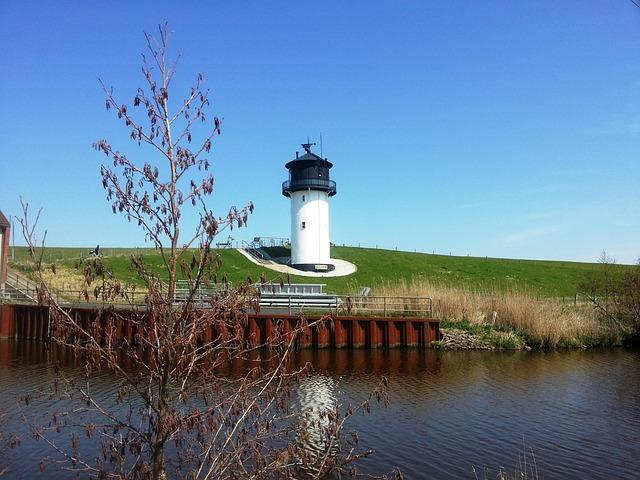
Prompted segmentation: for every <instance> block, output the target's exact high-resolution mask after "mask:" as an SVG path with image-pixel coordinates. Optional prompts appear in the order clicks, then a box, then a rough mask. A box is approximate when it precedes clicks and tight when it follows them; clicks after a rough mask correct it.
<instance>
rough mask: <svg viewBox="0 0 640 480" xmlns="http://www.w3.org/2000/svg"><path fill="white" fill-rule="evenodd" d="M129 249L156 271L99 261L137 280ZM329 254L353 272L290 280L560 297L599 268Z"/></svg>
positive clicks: (246, 271) (245, 266)
mask: <svg viewBox="0 0 640 480" xmlns="http://www.w3.org/2000/svg"><path fill="white" fill-rule="evenodd" d="M90 250H91V249H90V248H89V247H87V248H56V247H53V248H47V250H46V252H45V255H44V261H45V262H47V263H55V264H56V265H57V266H58V267H59V268H58V270H61V271H63V272H66V274H68V275H70V276H73V275H74V274H75V271H76V270H75V264H76V263H77V260H78V259H79V258H82V257H87V256H88V253H89V251H90ZM134 253H135V254H140V255H142V256H143V258H144V260H145V262H146V263H147V265H148V266H149V267H150V268H152V269H153V270H155V271H158V272H161V271H162V263H161V259H160V256H159V255H158V253H157V252H156V251H155V250H153V249H131V248H104V249H103V254H104V262H105V264H106V265H107V266H108V267H109V268H110V269H111V270H112V271H113V272H114V274H115V275H116V276H118V277H119V278H120V279H121V280H124V281H126V282H129V283H140V281H139V279H138V278H136V276H135V274H134V272H133V271H132V270H131V268H130V266H129V265H130V256H131V254H134ZM217 253H218V254H219V255H220V257H221V259H222V262H223V272H224V273H226V275H227V278H228V280H229V281H231V282H240V281H244V280H246V279H247V278H251V279H252V280H253V281H257V280H258V279H259V277H260V275H261V273H262V272H264V274H265V276H266V277H267V278H268V279H273V280H276V281H279V278H280V276H279V274H278V273H276V272H273V271H271V270H266V269H263V268H261V267H259V266H257V265H255V264H253V263H251V262H250V261H249V260H247V259H246V258H244V257H243V256H242V255H241V254H240V253H238V252H237V251H236V250H231V249H223V250H218V251H217ZM280 253H282V252H280ZM331 255H332V257H333V258H339V259H343V260H347V261H349V262H351V263H354V264H356V265H357V266H358V271H357V272H356V273H354V274H352V275H349V276H346V277H338V278H311V277H301V276H291V281H292V282H293V283H326V284H327V288H326V290H327V291H330V292H335V293H349V292H354V291H356V290H357V289H358V288H359V287H362V286H368V287H373V288H375V287H376V286H377V285H381V284H386V283H394V282H398V281H400V280H403V279H404V280H411V279H412V278H421V279H425V280H429V281H431V282H435V283H443V284H447V285H451V286H456V287H461V288H465V289H470V290H476V289H478V290H507V289H517V290H525V291H527V292H529V293H531V294H532V295H539V296H541V297H562V296H571V295H573V294H574V293H575V292H576V290H577V287H578V284H579V283H580V282H581V281H582V280H583V279H584V277H585V275H586V274H587V273H589V272H593V271H595V270H597V269H598V268H599V265H598V264H592V263H577V262H556V261H542V260H507V259H499V258H478V257H455V256H444V255H431V254H424V253H410V252H396V251H391V250H377V249H367V248H353V247H333V248H332V249H331ZM13 265H14V267H15V268H17V269H22V270H23V271H28V269H29V267H28V264H27V250H26V248H20V247H16V258H15V261H14V262H13ZM70 283H71V280H70Z"/></svg>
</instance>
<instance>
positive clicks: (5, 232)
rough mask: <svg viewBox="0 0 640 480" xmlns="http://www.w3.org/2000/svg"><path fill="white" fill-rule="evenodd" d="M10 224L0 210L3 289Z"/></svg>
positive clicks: (0, 261) (1, 278) (2, 286)
mask: <svg viewBox="0 0 640 480" xmlns="http://www.w3.org/2000/svg"><path fill="white" fill-rule="evenodd" d="M10 234H11V225H10V224H9V220H7V217H5V216H4V215H3V213H2V212H1V211H0V289H2V290H4V284H5V283H6V281H7V268H8V267H7V262H8V260H9V235H10Z"/></svg>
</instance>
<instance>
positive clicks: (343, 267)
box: [237, 248, 358, 277]
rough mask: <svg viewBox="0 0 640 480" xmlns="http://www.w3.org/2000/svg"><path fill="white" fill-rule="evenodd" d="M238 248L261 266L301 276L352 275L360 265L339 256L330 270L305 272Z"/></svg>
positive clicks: (333, 260)
mask: <svg viewBox="0 0 640 480" xmlns="http://www.w3.org/2000/svg"><path fill="white" fill-rule="evenodd" d="M237 250H238V251H239V252H240V253H241V254H242V255H244V256H245V257H246V258H248V259H249V260H250V261H252V262H253V263H255V264H256V265H260V266H261V267H265V268H268V269H270V270H274V271H276V272H280V273H288V274H290V275H299V276H301V277H344V276H345V275H351V274H352V273H355V272H356V270H358V267H356V266H355V265H354V264H353V263H349V262H347V261H346V260H338V259H337V258H332V259H331V260H330V262H331V263H332V264H333V265H334V266H335V267H336V268H335V269H334V270H332V271H330V272H303V271H302V270H298V269H297V268H293V267H290V266H289V265H283V264H281V263H276V262H274V261H272V260H258V259H257V258H255V257H254V256H253V255H251V254H250V253H248V252H246V251H245V250H244V249H242V248H238V249H237Z"/></svg>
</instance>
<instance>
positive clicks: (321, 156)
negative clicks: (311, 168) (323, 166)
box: [320, 132, 324, 158]
mask: <svg viewBox="0 0 640 480" xmlns="http://www.w3.org/2000/svg"><path fill="white" fill-rule="evenodd" d="M320 158H324V156H323V155H322V132H320Z"/></svg>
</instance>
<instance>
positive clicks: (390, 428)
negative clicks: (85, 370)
mask: <svg viewBox="0 0 640 480" xmlns="http://www.w3.org/2000/svg"><path fill="white" fill-rule="evenodd" d="M48 358H49V353H48V352H47V349H46V348H45V346H44V345H43V344H41V343H38V342H28V341H0V405H1V406H2V409H4V410H5V411H6V410H8V411H9V415H7V416H6V417H5V419H4V421H3V426H2V428H3V431H5V432H15V431H17V432H20V433H21V434H22V435H23V437H25V441H24V442H23V444H22V445H21V446H20V447H19V448H17V449H15V450H10V451H8V452H7V451H5V452H0V465H2V466H4V465H8V467H9V472H8V474H7V478H38V477H39V473H38V462H39V461H40V458H41V457H42V456H44V455H46V454H48V453H51V452H50V451H48V450H47V447H46V446H45V445H43V444H42V443H41V442H37V443H36V442H33V441H29V440H28V437H29V435H28V433H27V432H26V429H25V426H24V424H23V423H22V421H21V420H20V418H19V417H18V416H17V415H11V409H12V406H13V405H15V402H14V399H15V397H16V395H19V394H23V393H25V391H28V390H30V389H34V388H37V387H39V386H40V385H42V384H43V383H46V382H49V381H50V380H51V378H52V366H51V364H50V362H49V361H48ZM296 360H297V362H299V363H300V364H302V363H303V362H306V361H310V362H312V363H313V364H314V365H315V366H316V370H317V373H316V374H315V375H314V376H312V377H311V378H309V379H307V380H306V381H305V382H304V383H303V384H301V385H300V386H299V387H298V391H297V392H296V394H295V395H294V397H295V398H296V401H297V402H299V403H300V404H301V405H310V404H313V403H314V402H315V403H322V402H325V403H326V402H329V403H330V402H331V401H332V400H333V399H337V400H338V401H340V402H342V403H343V404H346V403H347V402H349V401H353V402H355V401H357V400H358V399H362V398H365V397H366V396H367V394H368V393H369V391H370V390H371V389H372V388H373V387H374V386H375V385H376V384H377V382H378V380H379V378H380V376H381V375H385V376H386V377H387V378H388V379H389V383H390V399H391V404H390V405H389V407H387V408H385V407H383V406H375V407H374V408H373V409H372V412H371V414H370V415H365V416H358V417H356V418H353V419H352V420H353V421H352V422H351V424H350V428H353V429H356V430H358V431H359V432H360V437H361V442H362V444H363V445H365V446H367V447H369V448H373V449H374V450H376V452H375V454H374V455H373V456H371V457H369V458H367V459H365V460H364V461H363V462H362V463H361V464H360V467H359V469H360V471H363V472H367V473H372V474H374V473H384V472H388V471H389V470H390V469H391V468H392V467H393V466H397V467H399V468H400V469H401V470H402V472H403V474H404V475H405V478H408V479H409V478H410V479H415V478H436V479H437V478H471V479H472V478H475V476H474V473H473V471H472V467H474V466H475V468H476V470H477V471H479V472H480V474H479V478H485V473H484V472H483V470H484V469H485V468H486V469H487V474H486V478H495V473H496V471H497V469H498V467H500V466H502V467H504V468H505V469H506V470H508V471H511V472H513V470H514V467H515V466H516V463H517V462H518V458H519V456H520V455H521V453H522V450H523V442H524V444H526V447H527V449H531V450H532V451H533V453H534V455H535V461H536V464H537V468H538V471H539V478H575V479H578V478H620V479H632V478H634V479H635V478H638V476H637V475H638V471H640V350H625V349H612V350H585V351H569V352H547V353H540V352H510V353H490V352H436V351H424V350H423V351H420V350H399V349H398V350H388V351H382V350H380V351H375V350H373V351H371V350H343V351H303V352H300V353H299V354H298V356H297V359H296ZM114 388H115V383H114V382H113V381H111V380H109V379H108V377H100V378H98V379H97V380H96V382H95V383H94V391H95V392H96V393H97V394H98V395H110V394H111V393H112V392H113V390H114ZM47 474H48V475H47V476H46V478H67V476H68V473H67V474H63V473H58V474H54V472H52V471H49V470H48V471H47Z"/></svg>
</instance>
